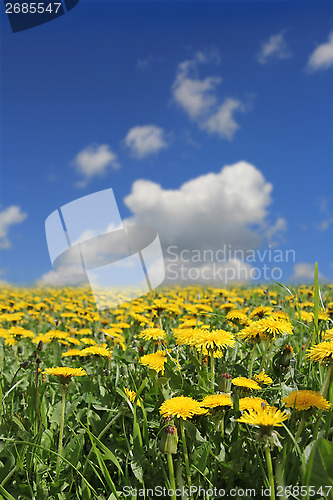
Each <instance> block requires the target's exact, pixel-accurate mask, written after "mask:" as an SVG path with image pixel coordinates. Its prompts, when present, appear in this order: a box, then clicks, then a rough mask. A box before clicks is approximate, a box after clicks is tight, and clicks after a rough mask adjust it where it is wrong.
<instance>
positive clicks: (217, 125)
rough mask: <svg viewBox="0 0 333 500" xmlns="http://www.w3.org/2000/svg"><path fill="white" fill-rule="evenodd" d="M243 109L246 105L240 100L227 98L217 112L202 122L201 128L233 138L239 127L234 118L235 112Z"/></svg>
mask: <svg viewBox="0 0 333 500" xmlns="http://www.w3.org/2000/svg"><path fill="white" fill-rule="evenodd" d="M243 109H244V106H243V105H242V103H241V102H240V101H236V100H235V99H225V101H224V102H223V104H221V106H219V108H218V110H217V111H216V113H214V114H212V115H211V116H210V117H209V118H208V119H207V120H206V121H204V122H203V123H202V124H201V128H203V129H205V130H207V132H210V133H216V134H218V135H219V136H221V137H225V138H227V139H232V137H233V135H234V133H235V132H236V130H237V129H238V128H239V125H238V123H237V122H236V120H235V118H234V112H235V111H237V110H243Z"/></svg>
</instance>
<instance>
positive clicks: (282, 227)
mask: <svg viewBox="0 0 333 500" xmlns="http://www.w3.org/2000/svg"><path fill="white" fill-rule="evenodd" d="M286 230H287V221H286V219H284V218H283V217H279V218H278V219H277V220H276V222H275V224H273V225H272V226H271V227H270V228H269V229H268V230H267V231H266V237H267V239H268V241H269V242H270V243H272V242H273V240H274V238H279V237H280V236H281V234H282V233H284V232H285V231H286Z"/></svg>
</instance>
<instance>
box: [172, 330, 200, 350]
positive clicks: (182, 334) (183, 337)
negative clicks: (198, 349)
mask: <svg viewBox="0 0 333 500" xmlns="http://www.w3.org/2000/svg"><path fill="white" fill-rule="evenodd" d="M197 332H198V328H180V327H179V328H175V329H174V331H173V336H174V337H175V338H176V344H177V345H189V346H193V345H194V341H195V340H194V339H195V336H196V334H197Z"/></svg>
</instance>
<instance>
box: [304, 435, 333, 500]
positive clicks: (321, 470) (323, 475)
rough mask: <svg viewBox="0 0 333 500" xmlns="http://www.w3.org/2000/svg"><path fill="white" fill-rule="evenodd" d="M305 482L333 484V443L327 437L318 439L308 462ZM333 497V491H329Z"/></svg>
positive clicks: (330, 497)
mask: <svg viewBox="0 0 333 500" xmlns="http://www.w3.org/2000/svg"><path fill="white" fill-rule="evenodd" d="M304 484H305V485H306V486H315V487H320V486H322V487H323V489H324V487H325V486H333V443H332V442H331V441H327V440H326V439H323V438H320V439H317V441H316V442H315V445H314V447H313V450H312V452H311V454H310V457H309V459H308V462H307V466H306V470H305V475H304ZM327 498H329V499H331V500H332V499H333V492H332V490H331V492H330V493H329V495H328V497H327Z"/></svg>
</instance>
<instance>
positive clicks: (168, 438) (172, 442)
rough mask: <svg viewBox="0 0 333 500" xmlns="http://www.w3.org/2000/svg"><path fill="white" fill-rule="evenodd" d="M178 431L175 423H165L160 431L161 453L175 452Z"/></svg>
mask: <svg viewBox="0 0 333 500" xmlns="http://www.w3.org/2000/svg"><path fill="white" fill-rule="evenodd" d="M177 444H178V432H177V427H176V426H175V425H167V426H166V427H165V429H163V431H162V439H161V443H160V450H161V452H162V453H172V454H175V453H177Z"/></svg>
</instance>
